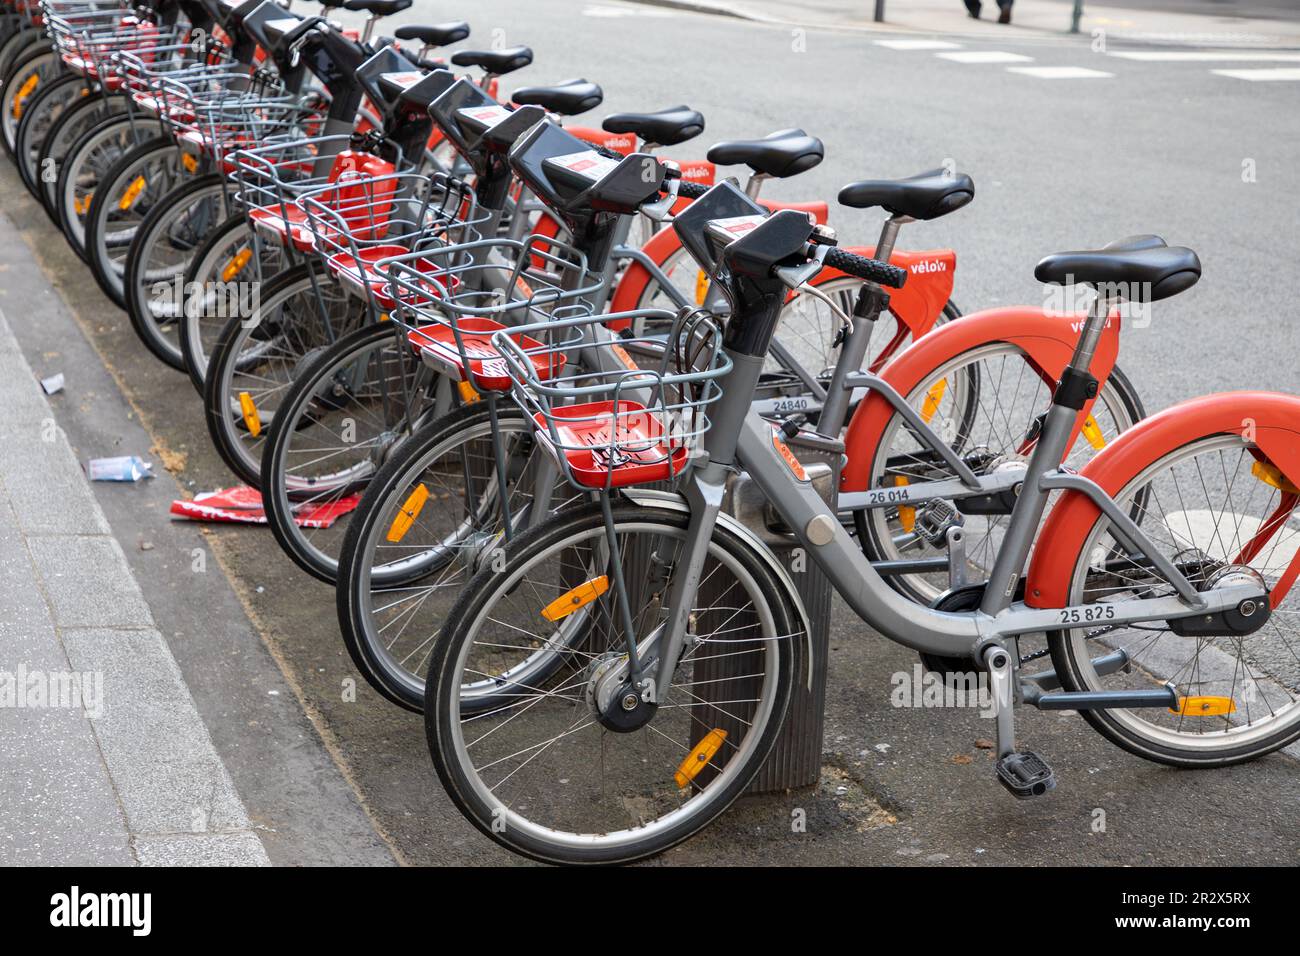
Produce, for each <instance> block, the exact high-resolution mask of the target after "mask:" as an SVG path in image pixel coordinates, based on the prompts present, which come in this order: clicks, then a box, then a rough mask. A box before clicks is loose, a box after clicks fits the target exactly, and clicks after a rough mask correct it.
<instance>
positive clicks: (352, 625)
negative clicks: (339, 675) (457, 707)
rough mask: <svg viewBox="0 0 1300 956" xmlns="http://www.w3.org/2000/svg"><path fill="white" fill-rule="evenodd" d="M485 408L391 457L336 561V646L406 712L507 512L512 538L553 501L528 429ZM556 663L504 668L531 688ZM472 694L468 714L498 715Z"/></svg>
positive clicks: (512, 415) (480, 694)
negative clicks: (532, 513)
mask: <svg viewBox="0 0 1300 956" xmlns="http://www.w3.org/2000/svg"><path fill="white" fill-rule="evenodd" d="M486 404H487V403H486V402H475V403H473V404H471V405H465V406H462V407H461V408H458V409H456V410H455V411H453V412H451V413H450V414H448V415H446V416H444V417H443V418H441V419H439V420H437V421H434V422H431V423H429V424H428V425H427V426H425V427H424V428H422V429H420V430H419V431H417V432H416V433H415V434H413V435H411V436H410V437H409V438H408V439H407V440H406V441H404V442H403V443H402V444H401V445H400V446H399V447H398V448H397V449H396V450H395V451H394V453H393V455H392V456H391V457H390V458H389V460H388V461H387V462H386V463H385V464H384V466H383V468H381V469H380V470H379V472H378V474H376V475H375V477H374V478H373V479H372V480H371V483H370V486H369V488H367V490H366V494H365V495H364V496H363V498H362V500H361V504H360V506H359V507H358V508H357V510H356V513H355V515H354V516H353V519H352V522H351V525H350V527H349V528H348V534H347V537H346V539H345V540H344V542H343V546H342V550H341V554H340V563H339V570H338V591H337V599H338V616H339V628H340V630H341V631H342V634H343V640H344V643H345V644H346V645H347V648H348V651H349V653H351V655H352V659H353V660H354V661H355V662H356V664H357V666H358V667H359V668H360V669H361V671H362V673H363V674H364V675H365V676H366V679H367V680H368V681H369V682H370V684H371V685H372V686H373V687H374V688H375V689H376V690H378V691H379V692H380V693H381V694H383V695H384V696H385V697H387V698H388V699H389V700H391V701H393V702H394V703H396V704H399V705H400V706H402V707H406V708H409V709H411V710H417V711H418V710H419V709H420V708H422V707H423V706H424V699H425V686H424V679H425V674H426V673H427V672H428V669H429V656H430V654H431V653H432V649H433V647H434V645H435V644H436V642H437V641H438V638H439V634H440V633H441V630H442V627H443V626H444V624H445V623H446V621H447V620H448V615H449V613H450V609H451V606H452V604H453V603H454V602H455V601H456V599H457V598H458V597H459V595H460V593H461V590H462V588H464V587H465V584H466V582H467V581H468V580H469V579H470V578H471V577H472V576H473V574H474V572H475V570H476V569H477V568H478V567H479V566H480V565H482V564H484V563H487V564H489V565H491V564H493V562H494V551H496V550H497V549H498V548H499V547H500V543H501V536H502V532H503V530H504V514H505V511H508V512H509V515H510V518H511V521H512V527H522V526H523V525H524V523H525V522H526V521H527V515H528V513H529V509H530V508H531V507H532V506H533V501H534V499H535V498H537V497H546V498H548V501H549V498H550V496H551V495H550V487H549V486H547V485H546V484H545V483H544V481H543V478H544V476H539V467H538V466H539V465H540V464H541V463H542V461H543V458H544V456H543V453H541V452H537V453H534V443H533V425H532V423H531V422H529V421H528V419H527V418H526V416H525V415H524V414H523V412H522V411H520V410H519V409H518V408H515V407H513V406H510V405H505V406H499V407H498V409H497V415H496V422H495V427H494V424H493V420H492V419H493V415H492V413H491V410H490V409H488V408H487V407H486ZM494 430H495V434H496V442H495V444H494V441H493V433H494ZM497 448H500V450H501V452H502V456H503V459H504V462H505V469H504V470H505V481H506V489H505V493H504V495H503V494H502V491H501V475H502V469H500V468H499V467H498V465H497V456H496V450H497ZM503 501H504V502H505V504H506V508H505V509H504V510H503V508H502V502H503ZM542 507H546V505H542ZM554 660H555V658H554V655H546V654H542V655H539V656H536V657H534V658H531V659H529V660H527V661H523V662H520V661H516V662H513V665H512V666H513V668H514V671H515V676H516V678H517V679H527V680H530V681H531V680H535V679H537V678H539V677H540V676H542V671H543V670H545V669H546V668H547V667H550V666H552V665H553V662H554ZM498 676H499V675H498ZM475 684H476V685H477V686H476V688H475V690H474V693H473V696H474V699H475V702H476V706H478V707H480V708H490V707H492V706H494V703H495V701H494V698H493V695H494V694H495V692H496V686H495V684H494V683H493V682H491V681H478V680H476V681H475Z"/></svg>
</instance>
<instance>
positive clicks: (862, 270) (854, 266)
mask: <svg viewBox="0 0 1300 956" xmlns="http://www.w3.org/2000/svg"><path fill="white" fill-rule="evenodd" d="M711 188H712V187H711V186H705V185H703V184H701V183H688V182H684V181H679V182H678V184H677V195H678V196H685V197H686V198H687V199H699V198H700V197H701V196H703V195H704V194H705V193H707V192H708V191H709V190H710V189H711ZM825 264H826V265H828V266H830V267H831V268H833V269H839V270H840V271H841V272H844V273H847V274H848V275H851V276H854V277H856V278H858V279H862V280H863V281H865V282H875V283H877V284H878V285H883V286H888V287H889V288H891V289H901V288H902V287H903V283H905V282H906V281H907V271H906V270H904V269H900V268H898V267H897V266H891V265H890V264H889V263H887V262H880V261H879V260H876V259H868V258H866V257H865V256H859V255H857V254H855V253H852V252H848V251H846V250H844V249H836V248H831V249H828V250H827V252H826V259H825Z"/></svg>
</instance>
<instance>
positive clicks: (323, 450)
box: [262, 322, 437, 584]
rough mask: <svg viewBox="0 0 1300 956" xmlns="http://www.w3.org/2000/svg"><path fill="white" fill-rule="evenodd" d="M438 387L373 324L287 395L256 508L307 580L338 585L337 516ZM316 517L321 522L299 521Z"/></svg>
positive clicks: (427, 412)
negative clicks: (263, 512) (263, 511)
mask: <svg viewBox="0 0 1300 956" xmlns="http://www.w3.org/2000/svg"><path fill="white" fill-rule="evenodd" d="M436 378H437V376H436V373H434V372H433V371H432V370H430V369H429V368H428V366H426V365H424V363H422V362H421V361H420V360H419V358H418V357H416V355H415V354H414V352H413V351H412V349H411V347H410V346H409V345H408V344H407V342H406V338H405V336H404V335H403V333H402V328H401V327H400V326H399V325H397V323H395V322H380V323H378V324H376V325H369V326H366V327H365V328H361V329H358V330H357V331H355V332H353V333H351V334H349V335H346V336H344V337H343V338H342V339H341V340H340V341H339V342H337V343H336V344H335V345H333V346H331V347H330V348H328V349H326V350H325V351H323V352H321V353H320V354H319V355H318V356H317V357H316V358H315V359H313V360H312V361H311V362H310V363H308V364H307V365H306V366H305V367H304V368H303V370H302V374H301V375H299V376H298V378H297V379H296V380H295V381H294V383H293V385H292V387H291V388H290V389H289V391H288V392H287V393H286V394H285V397H284V401H283V402H281V404H280V407H279V409H278V410H277V414H276V424H275V427H274V428H273V429H271V440H270V441H269V442H268V443H267V446H266V450H265V451H264V452H263V453H262V502H263V504H264V505H265V506H266V519H267V523H268V524H270V526H271V530H272V531H273V532H274V533H275V538H276V540H277V541H279V542H280V547H282V548H283V549H284V551H285V553H286V554H288V555H289V557H291V558H292V559H293V561H294V563H295V564H297V565H298V567H300V568H302V569H303V570H304V571H306V572H307V573H308V574H310V575H312V576H313V577H316V578H319V579H321V580H322V581H325V582H327V583H329V584H333V583H335V581H336V580H337V579H338V570H339V553H340V550H341V548H342V545H343V539H344V536H345V534H346V532H347V527H348V523H349V520H348V519H349V513H348V512H346V511H344V510H343V509H344V508H346V507H347V506H348V505H349V503H355V500H356V498H357V496H359V495H360V494H361V493H362V492H363V491H365V489H366V486H367V485H368V484H369V482H370V479H371V478H372V477H374V474H375V472H376V471H377V470H378V469H379V468H380V466H381V465H383V463H384V462H385V461H387V460H388V458H389V457H391V456H392V455H393V454H394V453H395V452H396V451H397V449H398V448H400V446H401V443H402V442H403V441H404V440H405V439H406V438H407V437H409V436H410V434H411V432H412V430H413V429H415V428H416V427H418V425H419V424H420V422H422V421H423V420H424V419H425V418H427V417H430V416H432V415H433V414H434V411H433V409H434V405H435V379H436ZM335 512H338V513H335ZM313 514H321V515H323V516H324V517H323V520H322V521H321V522H315V521H310V520H305V519H309V518H310V516H311V515H313Z"/></svg>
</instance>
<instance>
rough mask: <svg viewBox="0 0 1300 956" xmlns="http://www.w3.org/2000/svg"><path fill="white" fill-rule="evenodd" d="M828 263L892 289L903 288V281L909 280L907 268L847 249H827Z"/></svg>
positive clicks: (832, 266)
mask: <svg viewBox="0 0 1300 956" xmlns="http://www.w3.org/2000/svg"><path fill="white" fill-rule="evenodd" d="M826 265H828V266H830V267H831V268H833V269H839V270H840V271H841V272H846V273H848V274H849V275H851V276H855V277H857V278H859V279H863V280H865V281H867V282H875V283H877V284H878V285H884V286H889V288H891V289H901V288H902V287H903V283H905V282H906V281H907V270H905V269H900V268H898V266H891V265H890V264H889V263H888V262H880V261H879V260H877V259H868V258H867V257H866V256H859V255H857V254H855V253H852V252H849V251H848V250H846V249H835V248H832V249H830V250H829V251H827V253H826Z"/></svg>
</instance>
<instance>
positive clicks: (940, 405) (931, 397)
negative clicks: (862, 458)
mask: <svg viewBox="0 0 1300 956" xmlns="http://www.w3.org/2000/svg"><path fill="white" fill-rule="evenodd" d="M1051 397H1052V388H1051V387H1050V386H1049V385H1048V384H1047V383H1046V382H1044V381H1043V379H1042V377H1041V376H1040V375H1039V374H1038V373H1037V372H1035V371H1034V369H1033V368H1032V367H1031V366H1030V365H1029V363H1028V362H1027V361H1026V358H1025V355H1024V353H1023V352H1021V351H1020V349H1018V348H1017V347H1016V346H1014V345H1012V344H1009V343H1004V342H997V343H992V344H989V345H984V346H980V347H978V348H975V349H972V350H970V351H968V352H964V353H962V354H960V355H958V356H956V357H954V358H953V359H951V360H950V361H948V362H947V363H945V364H944V365H943V366H941V367H940V368H937V369H935V370H934V371H933V372H932V373H930V374H928V375H926V376H924V378H923V380H922V381H921V382H920V383H919V384H918V385H917V386H916V387H915V388H914V389H913V390H912V392H911V394H909V395H907V396H906V398H907V401H908V404H909V405H911V406H912V407H913V408H914V409H916V410H917V411H918V412H919V413H920V414H921V417H922V418H923V419H924V420H925V421H926V422H927V423H928V424H929V425H930V427H931V428H933V429H934V430H935V431H936V432H938V434H939V435H940V437H941V438H943V440H944V441H946V442H947V443H948V444H949V445H950V446H951V447H952V448H953V449H954V450H955V451H956V452H957V453H958V454H959V455H961V456H962V458H963V459H964V460H965V461H966V463H967V464H968V465H969V466H970V467H971V469H972V470H973V471H974V472H975V473H976V474H977V475H985V474H991V473H993V472H995V471H997V470H998V469H1000V468H1009V467H1016V466H1018V465H1022V464H1023V463H1024V462H1025V461H1026V460H1027V459H1028V456H1029V454H1030V452H1031V451H1032V448H1033V441H1034V436H1035V435H1036V434H1037V432H1036V429H1037V428H1038V426H1039V422H1040V421H1041V416H1042V414H1043V413H1044V412H1046V411H1047V409H1048V407H1049V405H1050V404H1051ZM1143 414H1144V412H1143V408H1142V403H1141V400H1140V399H1139V398H1138V396H1137V393H1136V391H1135V390H1134V389H1133V386H1132V385H1131V384H1130V383H1129V381H1128V379H1127V378H1126V377H1125V376H1124V374H1123V373H1122V372H1120V371H1119V369H1115V370H1114V371H1113V372H1112V374H1111V376H1110V377H1109V379H1108V380H1107V382H1106V384H1105V385H1104V386H1103V387H1102V389H1101V391H1100V392H1099V394H1098V397H1097V401H1096V403H1095V404H1094V406H1093V411H1092V416H1091V421H1090V423H1089V424H1088V425H1087V426H1085V429H1084V433H1083V434H1082V435H1080V437H1079V439H1078V440H1077V441H1076V443H1075V445H1074V447H1073V448H1072V449H1071V451H1070V453H1069V455H1068V456H1067V458H1066V464H1068V465H1071V466H1073V467H1080V466H1082V464H1084V463H1085V462H1087V461H1088V460H1089V459H1090V458H1091V457H1092V456H1093V455H1094V454H1096V452H1097V450H1098V449H1100V448H1103V447H1105V445H1106V444H1107V443H1108V442H1110V441H1112V440H1113V439H1114V438H1115V437H1116V436H1118V435H1119V434H1121V433H1122V432H1123V431H1125V430H1126V429H1128V428H1130V427H1132V425H1134V424H1135V423H1136V422H1137V421H1139V420H1140V419H1141V418H1142V417H1143ZM848 453H849V454H850V455H869V456H871V458H872V465H871V471H870V482H871V483H870V487H871V488H886V487H903V486H907V485H910V484H916V483H918V482H923V481H943V480H947V479H951V478H954V477H955V473H954V472H953V471H952V469H951V468H950V467H949V466H948V465H947V464H946V463H945V462H943V460H942V459H940V458H939V457H938V455H937V454H936V453H935V452H933V451H932V450H931V449H930V448H929V447H928V446H926V445H925V444H924V443H922V442H921V441H920V440H919V438H918V436H916V435H915V434H914V433H913V432H912V430H911V428H910V427H909V426H908V425H907V423H906V422H905V421H904V420H903V418H902V416H901V415H899V414H898V413H897V412H895V413H894V414H893V415H892V417H891V418H890V420H889V423H888V425H887V426H886V427H885V429H884V431H883V432H882V433H881V440H880V443H879V445H878V447H877V448H874V449H859V448H850V449H848ZM954 506H955V508H956V509H957V511H959V512H960V511H961V506H962V502H961V500H960V499H955V500H953V501H946V500H945V501H942V502H935V503H931V504H930V505H919V506H916V507H911V506H907V505H900V506H897V507H890V508H874V509H863V510H860V511H857V512H854V522H855V525H856V528H857V531H858V540H859V543H860V544H861V546H862V550H863V552H864V553H865V554H866V556H867V557H868V558H869V559H870V560H871V561H872V562H881V561H909V562H929V564H930V565H932V566H933V568H934V570H924V571H918V572H914V573H908V574H896V575H890V576H889V579H888V580H889V581H890V583H891V584H892V585H893V586H894V587H895V588H896V589H897V590H898V591H899V592H901V593H902V594H904V595H906V596H908V597H910V598H911V599H912V600H914V601H916V602H918V603H921V604H926V605H928V604H930V603H932V602H933V601H934V600H935V599H936V598H938V597H939V595H941V594H942V593H944V592H945V591H946V590H948V588H949V586H950V583H951V578H950V576H949V573H948V560H947V559H948V545H947V541H946V539H945V538H944V536H943V533H942V531H943V529H942V527H941V525H942V524H943V523H944V522H943V521H940V520H939V519H941V518H943V515H944V510H945V509H946V508H951V507H954ZM1007 521H1008V516H1007V515H1006V514H987V515H979V514H971V515H963V525H962V528H963V531H964V534H965V552H966V577H967V580H969V581H971V582H976V583H978V582H983V581H986V580H987V579H988V574H989V571H990V570H991V569H992V566H993V561H994V559H995V558H996V557H997V553H998V549H999V548H1000V547H1001V542H1002V538H1003V535H1004V534H1005V532H1006V525H1007ZM932 526H933V527H934V529H935V530H934V532H933V533H931V530H930V529H931V527H932Z"/></svg>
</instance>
